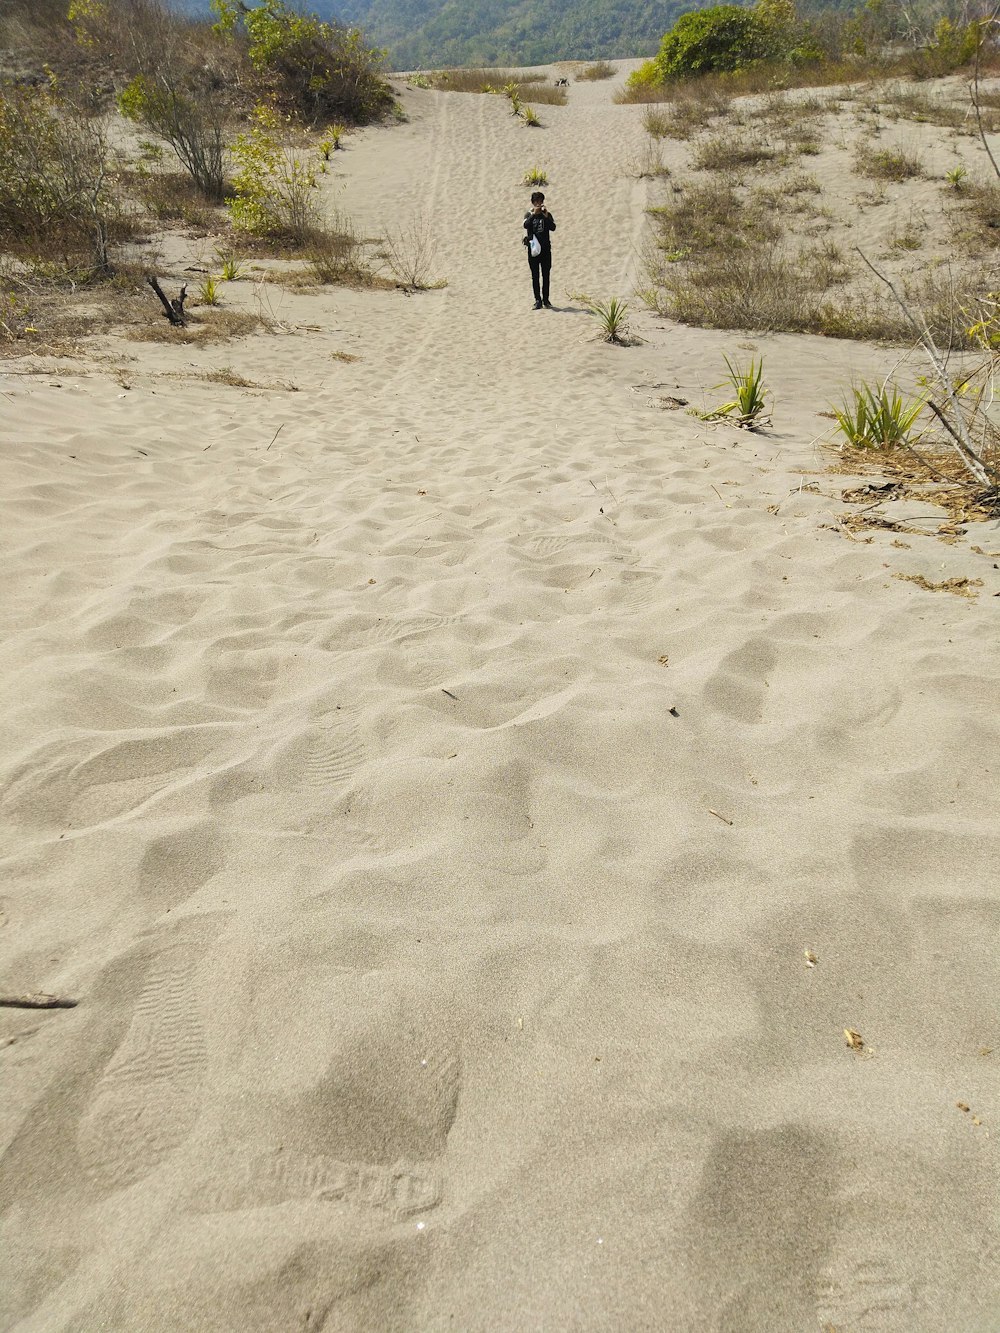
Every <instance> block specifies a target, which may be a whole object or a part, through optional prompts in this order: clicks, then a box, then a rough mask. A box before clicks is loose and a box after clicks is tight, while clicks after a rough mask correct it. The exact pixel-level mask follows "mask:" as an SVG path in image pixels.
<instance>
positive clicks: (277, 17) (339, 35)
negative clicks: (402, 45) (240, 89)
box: [211, 0, 393, 125]
mask: <svg viewBox="0 0 1000 1333" xmlns="http://www.w3.org/2000/svg"><path fill="white" fill-rule="evenodd" d="M211 4H212V9H213V11H214V12H215V14H216V16H217V20H218V21H217V23H216V28H217V30H218V31H221V32H223V33H230V34H233V33H235V32H236V31H237V30H239V29H242V30H243V31H244V32H245V33H246V36H247V39H248V42H249V50H248V53H249V57H250V62H251V64H252V65H253V67H254V69H255V70H256V71H257V74H258V75H259V76H260V77H261V78H262V79H263V80H264V81H265V83H266V84H267V85H268V86H269V87H270V88H271V90H272V92H273V94H274V95H275V96H276V97H277V98H278V99H279V100H280V101H281V102H282V103H283V104H285V105H288V106H290V107H291V108H293V109H294V110H295V111H296V112H298V113H299V114H300V115H303V116H305V117H306V119H307V120H309V121H311V122H315V121H317V120H320V119H324V120H326V119H329V118H330V117H331V116H337V117H340V118H342V119H343V120H345V121H349V122H351V123H353V124H362V125H363V124H366V123H368V122H370V121H373V120H377V119H378V118H379V117H380V116H383V115H385V114H386V113H388V112H389V111H390V109H391V107H392V102H393V97H392V90H391V88H390V87H389V85H388V83H386V81H385V78H384V77H383V68H384V59H385V55H384V52H382V51H378V50H375V49H374V48H373V47H370V46H368V45H367V44H366V42H365V40H364V36H363V34H362V33H361V31H360V29H358V28H346V27H343V26H342V25H341V24H339V23H326V22H324V21H323V20H322V19H320V18H318V17H317V16H316V15H315V14H304V13H299V12H297V11H296V10H295V9H294V8H293V7H292V6H291V5H289V4H287V3H286V0H260V3H258V4H257V5H256V7H254V8H250V7H249V6H247V5H246V4H244V3H242V0H211Z"/></svg>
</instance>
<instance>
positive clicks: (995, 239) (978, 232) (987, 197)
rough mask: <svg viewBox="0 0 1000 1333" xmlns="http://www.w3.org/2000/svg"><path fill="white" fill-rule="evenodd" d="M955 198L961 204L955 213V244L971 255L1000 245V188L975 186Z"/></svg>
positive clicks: (966, 188) (993, 185) (974, 184)
mask: <svg viewBox="0 0 1000 1333" xmlns="http://www.w3.org/2000/svg"><path fill="white" fill-rule="evenodd" d="M956 197H957V198H958V199H959V200H960V201H961V202H960V204H959V207H958V208H956V209H954V210H953V216H954V219H955V239H956V241H958V242H959V244H961V246H962V247H963V248H964V249H965V250H966V251H968V252H970V253H972V254H981V253H983V252H984V251H991V250H993V249H995V248H996V247H997V246H998V245H1000V186H998V185H997V184H996V183H994V182H992V181H991V182H989V183H988V184H985V185H984V184H982V183H981V182H980V183H973V184H971V185H967V186H966V187H965V189H963V190H962V192H961V194H959V195H957V196H956Z"/></svg>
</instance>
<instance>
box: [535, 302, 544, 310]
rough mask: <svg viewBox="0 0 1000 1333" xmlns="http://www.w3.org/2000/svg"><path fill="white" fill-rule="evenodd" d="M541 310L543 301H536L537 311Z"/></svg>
mask: <svg viewBox="0 0 1000 1333" xmlns="http://www.w3.org/2000/svg"><path fill="white" fill-rule="evenodd" d="M541 308H542V303H541V301H536V302H535V309H536V310H541Z"/></svg>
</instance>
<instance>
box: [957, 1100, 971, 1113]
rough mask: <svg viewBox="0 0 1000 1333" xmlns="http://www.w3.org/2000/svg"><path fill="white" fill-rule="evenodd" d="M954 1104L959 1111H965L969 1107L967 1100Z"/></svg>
mask: <svg viewBox="0 0 1000 1333" xmlns="http://www.w3.org/2000/svg"><path fill="white" fill-rule="evenodd" d="M955 1105H956V1106H957V1107H958V1109H959V1110H960V1111H967V1110H968V1109H969V1104H968V1102H956V1103H955Z"/></svg>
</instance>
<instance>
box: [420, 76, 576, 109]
mask: <svg viewBox="0 0 1000 1333" xmlns="http://www.w3.org/2000/svg"><path fill="white" fill-rule="evenodd" d="M414 82H416V83H418V84H421V85H423V86H424V87H429V88H437V89H438V90H439V91H440V92H446V93H448V92H450V93H505V92H506V89H507V88H508V87H510V86H511V85H513V87H514V88H515V89H516V91H517V93H518V95H519V96H520V97H522V98H524V97H528V96H530V97H531V100H532V101H533V102H539V103H543V104H544V105H546V106H563V105H564V104H565V102H566V89H565V88H561V87H560V88H557V87H555V86H554V85H551V84H550V83H549V80H548V75H546V74H538V73H535V72H533V71H531V70H515V69H499V68H498V69H488V68H483V69H442V70H436V71H433V72H431V73H427V74H420V75H417V76H415V78H414Z"/></svg>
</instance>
